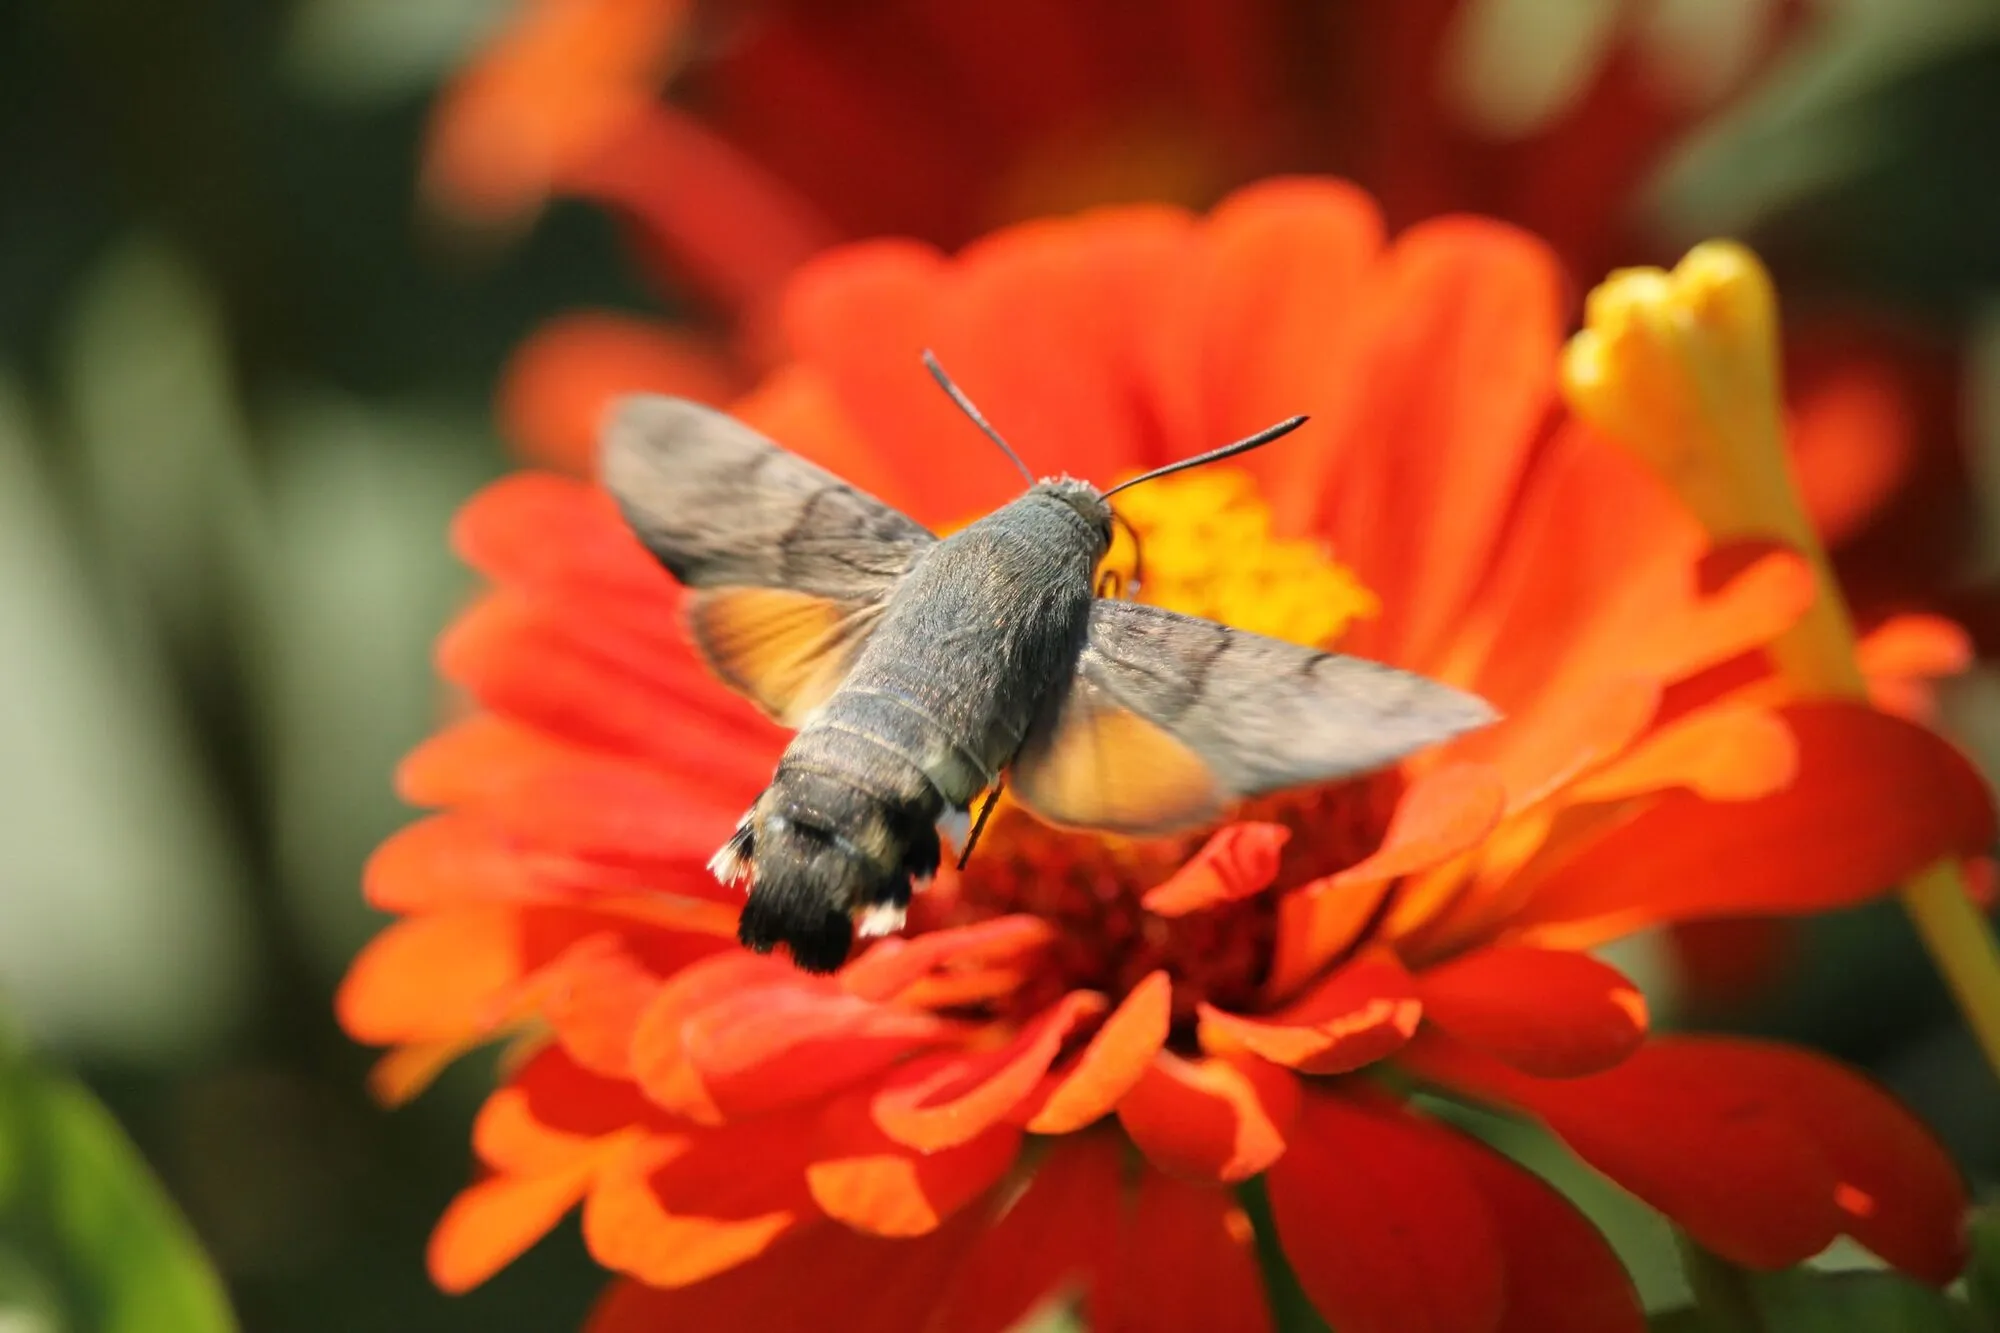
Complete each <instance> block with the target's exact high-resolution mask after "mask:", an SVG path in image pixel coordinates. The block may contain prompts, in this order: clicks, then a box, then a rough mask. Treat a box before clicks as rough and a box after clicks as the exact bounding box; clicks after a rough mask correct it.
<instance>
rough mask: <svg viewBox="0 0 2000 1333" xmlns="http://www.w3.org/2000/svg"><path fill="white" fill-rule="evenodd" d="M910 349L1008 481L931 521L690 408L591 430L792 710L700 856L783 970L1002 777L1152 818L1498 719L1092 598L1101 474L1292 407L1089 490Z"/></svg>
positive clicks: (1099, 550) (696, 626) (781, 710)
mask: <svg viewBox="0 0 2000 1333" xmlns="http://www.w3.org/2000/svg"><path fill="white" fill-rule="evenodd" d="M925 362H926V364H927V365H928V366H929V367H930V368H931V371H932V373H933V374H934V375H935V376H936V377H937V378H938V381H939V383H940V384H942V385H943V386H944V387H945V389H946V391H947V392H949V393H950V394H951V395H952V397H953V399H954V401H956V402H957V403H958V404H959V406H960V407H961V408H962V409H964V410H965V412H966V413H967V415H968V416H970V417H971V418H972V420H973V421H974V422H975V423H976V424H977V425H978V426H979V427H980V428H981V429H982V430H984V431H985V432H986V433H987V434H988V435H989V436H990V437H991V438H992V439H993V440H994V441H995V442H996V443H998V444H999V445H1000V447H1001V448H1002V449H1003V450H1005V451H1006V452H1007V455H1008V457H1009V458H1012V459H1013V460H1014V463H1015V466H1017V467H1019V468H1020V469H1021V471H1022V474H1023V476H1024V477H1026V478H1027V480H1028V482H1029V485H1028V489H1027V491H1026V493H1025V494H1023V495H1022V496H1021V497H1020V498H1018V499H1016V500H1014V501H1013V502H1011V503H1009V504H1007V505H1006V506H1004V507H1002V508H1001V509H999V510H996V511H995V512H994V513H992V514H989V515H987V516H986V517H985V518H982V519H980V520H978V521H977V522H975V523H973V524H971V525H970V526H968V527H966V528H963V529H961V530H960V531H958V532H955V533H953V534H952V535H951V536H949V537H945V538H943V539H939V538H938V537H936V536H934V535H933V534H932V533H930V532H928V531H926V530H925V529H924V528H923V527H922V526H920V525H919V524H917V523H916V522H915V521H914V520H912V519H910V518H907V517H905V516H904V515H903V514H901V513H898V512H897V511H896V510H894V509H892V508H890V507H889V506H888V505H886V504H883V503H882V502H881V501H879V500H876V499H874V498H873V497H872V496H869V495H866V494H863V493H862V492H861V491H859V490H856V489H855V488H854V487H852V486H849V485H848V484H846V483H845V482H843V481H841V480H840V479H839V478H837V477H835V476H833V475H832V474H830V473H828V472H826V471H824V470H822V469H821V468H819V467H816V466H814V465H813V464H811V463H809V462H807V461H806V460H804V459H803V458H800V457H799V456H798V455H796V454H793V453H791V452H789V451H788V450H786V449H784V448H782V447H781V446H779V445H777V444H775V443H773V442H772V441H770V440H768V439H765V438H764V437H763V436H761V435H759V434H758V433H756V432H755V431H753V430H751V429H750V428H749V427H748V426H745V425H743V424H741V423H740V422H737V421H735V420H734V419H732V418H730V417H728V416H726V415H724V414H723V413H721V412H718V411H715V410H713V409H711V408H707V407H703V406H700V405H698V404H696V403H692V402H688V401H685V400H681V399H675V398H665V397H658V396H634V397H630V398H626V399H623V400H621V401H620V402H619V403H618V404H617V405H616V406H615V408H614V409H613V411H612V413H611V415H610V417H609V418H608V421H607V425H606V427H605V431H604V438H603V447H602V458H601V464H602V474H603V479H604V482H605V485H606V486H607V487H608V488H609V489H610V492H611V494H612V496H613V497H614V498H615V499H616V501H617V503H618V505H619V507H620V509H621V510H622V512H623V513H624V516H625V518H626V521H627V522H628V523H629V524H630V525H631V527H632V530H633V531H634V533H636V535H637V536H638V538H639V540H640V541H641V542H642V543H644V545H645V546H646V547H647V548H648V549H649V550H650V551H651V552H652V553H653V555H654V556H655V557H657V558H658V559H659V561H660V563H661V564H663V565H665V566H666V568H667V569H668V570H669V571H670V572H671V573H672V574H673V576H674V577H675V578H676V579H678V580H679V581H680V582H681V583H683V584H685V585H686V586H687V587H688V588H689V589H690V590H691V592H692V596H690V597H689V598H688V600H687V604H686V605H687V620H688V626H689V628H690V630H691V632H692V636H693V639H694V642H695V644H696V646H697V647H698V648H699V650H700V652H701V654H702V655H703V657H704V658H705V659H706V660H707V662H708V663H709V665H710V666H711V667H712V668H713V669H714V671H715V672H716V674H717V675H719V676H720V677H721V678H722V680H723V681H725V682H726V683H728V684H729V685H730V686H731V687H733V688H734V689H736V690H738V691H739V692H741V693H742V694H744V695H745V696H747V697H748V698H749V699H750V700H751V701H752V702H753V703H755V704H756V705H757V706H758V707H759V708H760V709H761V710H762V711H763V712H765V713H766V714H767V715H769V716H770V717H772V718H773V719H775V720H776V721H778V722H779V723H781V724H783V725H784V726H787V727H790V728H793V729H794V730H795V731H796V732H797V734H796V735H795V736H794V737H793V738H792V741H791V743H790V744H789V745H788V746H787V747H786V749H785V751H784V754H783V757H782V758H780V759H779V761H778V766H777V771H776V772H775V773H774V774H773V776H772V778H771V783H770V785H769V786H768V787H767V788H765V790H764V792H763V794H762V795H760V796H759V797H758V798H757V801H756V803H755V804H754V805H753V806H752V807H751V808H750V810H749V811H748V812H747V813H746V814H745V815H744V816H743V819H742V822H741V823H740V824H739V825H738V826H737V828H736V831H735V833H734V835H733V836H732V837H731V838H730V839H729V841H728V842H727V843H726V844H725V845H724V846H723V848H722V849H721V850H720V851H719V852H717V854H716V856H715V859H714V860H713V861H712V862H711V863H710V864H711V867H712V868H713V869H714V871H715V873H716V874H717V876H718V877H719V878H721V879H722V880H723V881H724V882H725V883H736V882H741V881H743V880H746V879H747V880H748V881H749V898H748V901H747V902H746V903H745V905H744V909H743V913H742V918H741V923H740V925H739V927H738V933H739V936H740V938H741V939H742V942H743V943H744V944H745V945H746V946H748V947H749V948H751V949H754V950H757V951H759V952H768V951H769V950H771V949H772V948H774V947H775V946H776V945H778V944H780V943H783V944H785V945H786V946H787V947H788V948H789V949H790V951H791V954H792V957H793V959H794V960H795V961H796V962H797V964H798V965H799V966H800V967H802V968H805V969H806V970H808V971H813V972H829V971H832V970H834V969H836V968H838V967H839V966H840V965H841V964H842V963H843V962H844V961H845V960H846V958H847V955H848V951H849V949H850V948H851V947H852V945H853V940H854V935H855V932H856V928H857V926H858V928H859V931H860V933H861V934H862V935H864V936H867V935H877V934H886V933H888V932H890V931H893V930H895V929H898V928H900V927H901V925H902V924H903V919H904V909H905V908H906V907H907V906H908V904H909V901H910V895H911V891H912V889H913V887H914V886H915V885H919V884H921V883H923V882H925V881H927V880H928V879H929V878H930V877H931V875H932V874H933V873H934V872H935V871H936V870H937V868H938V865H939V862H940V860H941V859H942V856H943V849H942V844H941V842H940V839H939V825H940V823H941V822H944V821H958V822H959V823H960V824H961V826H962V825H963V821H965V820H967V819H968V817H969V815H970V810H971V804H972V802H973V800H974V798H975V797H977V796H979V795H980V793H982V792H985V793H988V794H989V800H990V797H991V796H992V795H996V794H997V792H998V790H999V787H1000V784H1001V783H1002V781H1003V779H1004V781H1005V782H1006V783H1007V784H1008V786H1009V789H1010V790H1011V791H1012V792H1013V795H1014V797H1015V799H1016V800H1017V801H1018V802H1019V804H1020V805H1022V806H1023V807H1025V808H1026V809H1027V810H1028V811H1030V812H1031V813H1032V814H1034V815H1036V816H1038V817H1039V818H1041V819H1043V820H1045V821H1047V822H1049V823H1051V824H1055V825H1058V826H1064V827H1073V828H1085V829H1096V830H1103V831H1108V832H1113V833H1120V834H1126V835H1133V836H1147V835H1155V834H1164V833H1168V832H1173V831H1178V830H1183V829H1188V828H1194V827H1199V826H1200V825H1202V824H1205V823H1209V822H1212V821H1214V820H1215V819H1217V818H1218V817H1219V816H1220V815H1222V813H1223V812H1224V811H1225V809H1226V808H1227V807H1228V805H1229V804H1230V803H1231V802H1232V801H1235V800H1237V799H1239V798H1242V797H1249V796H1256V795H1260V794H1262V793H1266V792H1272V791H1277V790H1280V789H1283V788H1287V787H1294V786H1300V785H1305V784H1309V783H1319V782H1326V781H1330V780H1333V779H1337V778H1343V777H1350V776H1354V775H1358V774H1362V773H1366V772H1368V771H1371V770H1373V769H1377V768H1381V767H1384V766H1386V765H1388V764H1390V763H1393V762H1394V761H1396V760H1397V759H1400V758H1402V757H1403V756H1404V755H1407V754H1409V753H1411V752H1413V751H1415V750H1418V749H1420V748H1422V747H1424V746H1427V745H1431V744H1434V743H1436V742H1438V741H1442V740H1444V739H1446V738H1448V737H1450V736H1453V735H1456V734H1458V733H1460V732H1463V731H1467V730H1469V729H1472V728H1475V727H1478V726H1482V725H1484V724H1486V723H1488V722H1490V721H1492V720H1493V718H1494V717H1495V714H1494V712H1493V710H1492V709H1491V708H1490V707H1488V705H1487V704H1486V703H1485V702H1484V701H1482V700H1480V699H1478V698H1475V697H1473V696H1471V695H1468V694H1464V693H1461V692H1460V691H1458V690H1454V689H1451V688H1449V687H1447V686H1445V685H1441V684H1439V683H1437V682H1435V681H1432V680H1429V679H1426V678H1425V677H1423V676H1419V675H1414V674H1412V673H1410V672H1406V671H1401V670H1397V669H1395V668H1392V667H1388V666H1385V665H1382V664H1380V663H1377V662H1372V661H1368V660H1365V659H1362V658H1357V657H1351V656H1342V655H1338V654H1334V653H1327V652H1321V651H1318V650H1316V649H1313V648H1306V647H1301V646H1299V645H1297V644H1292V643H1287V642H1284V641H1282V640H1278V639H1273V638H1267V637H1265V636H1263V635H1259V634H1251V633H1247V632H1245V631H1243V630H1238V629H1232V628H1230V627H1229V626H1227V625H1222V624H1218V623H1216V622H1214V621H1210V620H1203V619H1199V618H1197V617H1193V616H1185V615H1179V614H1177V613H1175V612H1172V611H1167V610H1163V609H1162V608H1160V607H1156V606H1149V605H1145V604H1143V603H1140V602H1135V601H1125V600H1118V599H1111V598H1104V597H1099V596H1098V595H1097V591H1096V582H1095V580H1096V575H1097V571H1098V566H1099V563H1100V562H1101V561H1102V560H1103V559H1104V557H1105V555H1106V553H1107V552H1108V551H1109V549H1110V547H1111V541H1112V525H1113V523H1114V521H1116V520H1115V516H1114V515H1113V513H1112V509H1111V505H1110V503H1109V497H1110V495H1111V494H1112V493H1114V492H1116V491H1118V490H1122V489H1124V488H1125V487H1126V486H1133V485H1137V484H1139V483H1140V482H1143V481H1149V480H1151V479H1152V478H1154V477H1157V476H1162V475H1165V474H1166V473H1169V472H1174V471H1179V470H1181V469H1183V468H1187V467H1192V466H1195V465H1197V464H1201V463H1206V462H1212V461H1215V460H1216V459H1219V458H1224V457H1228V456H1230V455H1232V454H1236V453H1241V452H1243V451H1245V450H1247V449H1250V448H1255V447H1257V446H1259V445H1262V444H1264V443H1268V442H1269V441H1270V440H1272V439H1276V438H1277V437H1278V436H1280V435H1282V434H1284V433H1286V432H1287V431H1289V430H1291V429H1292V428H1294V427H1296V426H1297V425H1298V424H1300V423H1301V422H1302V421H1303V420H1304V418H1303V417H1299V418H1294V419H1292V420H1290V421H1287V422H1282V423H1280V424H1279V425H1277V426H1274V427H1272V428H1270V429H1269V430H1266V431H1263V432H1260V433H1259V434H1257V435H1254V436H1251V437H1250V438H1249V439H1247V440H1243V441H1239V442H1237V443H1236V444H1233V445H1230V446H1227V447H1225V448H1223V449H1218V450H1214V451H1211V452H1210V453H1206V454H1202V455H1199V456H1197V457H1195V458H1190V459H1184V460H1182V461H1180V462H1178V463H1173V464H1169V465H1167V466H1165V467H1162V468H1158V469H1155V470H1154V471H1152V472H1149V473H1147V474H1146V475H1144V476H1142V477H1136V478H1133V479H1131V480H1129V481H1126V482H1124V483H1122V484H1121V485H1120V486H1114V487H1112V488H1111V490H1110V491H1100V490H1098V489H1097V488H1096V487H1095V486H1093V485H1091V484H1090V483H1089V482H1086V481H1077V480H1073V479H1071V478H1068V477H1055V478H1044V479H1042V480H1040V481H1036V480H1035V479H1034V477H1033V474H1032V473H1030V472H1028V470H1027V468H1026V467H1025V465H1023V464H1022V463H1021V462H1020V460H1019V458H1018V457H1016V456H1015V455H1014V453H1013V451H1012V450H1011V449H1008V448H1007V445H1006V442H1005V441H1004V440H1003V439H1001V438H1000V436H999V434H998V433H997V432H996V431H994V430H993V428H992V427H991V426H989V425H987V423H986V421H985V419H984V418H983V417H981V416H980V415H979V414H978V411H977V410H976V409H975V408H974V407H973V406H972V404H971V403H970V401H969V400H967V399H966V398H965V396H964V395H963V394H962V393H960V392H959V391H958V389H957V387H956V386H955V385H953V384H952V383H951V382H950V380H949V379H947V378H946V377H945V375H944V373H943V371H942V370H941V369H939V368H938V366H937V363H936V361H935V359H933V358H931V357H930V356H929V355H928V354H926V356H925ZM989 808H990V805H989ZM982 813H984V812H982ZM976 833H977V830H976V829H974V830H973V834H974V836H975V837H976ZM965 846H966V850H967V851H968V852H969V851H970V847H971V843H970V841H967V842H966V844H965Z"/></svg>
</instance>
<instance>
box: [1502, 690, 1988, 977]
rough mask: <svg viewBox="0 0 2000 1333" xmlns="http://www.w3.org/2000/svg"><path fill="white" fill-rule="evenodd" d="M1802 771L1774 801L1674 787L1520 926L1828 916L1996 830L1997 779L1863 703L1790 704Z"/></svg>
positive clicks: (1559, 929) (1564, 873)
mask: <svg viewBox="0 0 2000 1333" xmlns="http://www.w3.org/2000/svg"><path fill="white" fill-rule="evenodd" d="M1783 715H1784V717H1785V720H1786V722H1787V723H1788V724H1789V725H1790V727H1791V729H1792V732H1793V735H1794V736H1795V738H1796V739H1797V741H1798V746H1799V777H1798V780H1797V781H1796V782H1795V783H1793V784H1792V786H1790V787H1789V788H1787V789H1786V790H1784V791H1782V792H1778V793H1776V794H1774V795H1771V796H1767V797H1765V798H1763V799H1762V800H1757V801H1747V802H1740V803H1732V804H1728V805H1718V804H1711V803H1708V802H1703V801H1700V800H1697V799H1696V798H1695V797H1693V796H1689V795H1686V794H1675V795H1669V796H1667V797H1665V798H1663V799H1662V800H1661V801H1660V802H1659V803H1658V804H1657V805H1655V806H1653V807H1652V808H1651V809H1649V810H1647V811H1646V812H1644V813H1643V814H1641V815H1639V816H1638V817H1637V818H1636V819H1633V820H1631V821H1629V822H1627V823H1625V824H1623V825H1622V826H1620V827H1619V828H1618V829H1617V830H1616V831H1615V832H1613V833H1611V834H1608V835H1607V836H1605V837H1603V838H1601V839H1600V840H1599V841H1597V842H1596V843H1595V844H1593V845H1591V846H1589V847H1587V848H1585V849H1583V850H1582V851H1581V852H1579V853H1578V854H1577V855H1576V856H1574V857H1573V858H1571V859H1570V860H1568V861H1567V862H1565V863H1564V864H1562V865H1561V866H1560V867H1559V868H1557V869H1555V870H1554V871H1553V872H1552V873H1551V874H1550V875H1549V877H1548V878H1547V880H1546V881H1544V882H1542V883H1541V884H1540V885H1538V886H1537V887H1536V889H1535V891H1534V894H1533V897H1532V898H1531V899H1530V900H1529V901H1528V902H1527V903H1526V904H1525V906H1524V907H1523V908H1522V909H1521V912H1520V913H1519V915H1518V917H1517V918H1516V922H1515V924H1516V926H1517V928H1519V929H1520V930H1521V932H1522V934H1523V936H1524V937H1525V938H1526V939H1527V940H1530V941H1532V942H1535V943H1540V944H1548V945H1552V946H1557V947H1584V946H1587V945H1589V944H1592V943H1596V942H1598V941H1601V940H1604V939H1608V938H1612V937H1614V936H1617V935H1621V934H1624V933H1627V932H1629V931H1632V930H1635V929H1638V928H1640V927H1642V926H1646V925H1650V924H1653V923H1656V922H1660V921H1673V920H1678V919H1681V918H1685V917H1696V916H1705V915H1706V916H1722V915H1755V914H1760V913H1770V914H1774V915H1783V914H1790V913H1800V912H1811V911H1823V910H1826V909H1828V908H1833V907H1843V906H1849V905H1852V904H1854V903H1857V902H1861V901H1864V900H1866V899H1868V898H1871V897H1873V896H1875V895H1877V894H1879V893H1882V892H1884V891H1886V890H1887V889H1888V888H1889V887H1890V886H1892V885H1893V884H1895V883H1896V881H1897V880H1899V879H1901V878H1903V877H1904V876H1906V875H1909V874H1910V873H1912V872H1914V871H1916V870H1918V869H1920V868H1922V867H1923V866H1925V865H1927V864H1929V863H1930V862H1932V861H1935V860H1937V859H1939V858H1941V857H1944V856H1950V855H1969V854H1971V853H1973V852H1976V851H1978V850H1980V849H1981V848H1983V847H1984V846H1986V845H1987V844H1989V843H1990V842H1991V841H1992V839H1993V807H1992V803H1991V798H1990V797H1989V795H1988V793H1987V790H1986V786H1985V783H1984V782H1983V780H1981V778H1980V777H1979V775H1978V774H1977V773H1975V772H1974V771H1973V769H1972V768H1971V766H1970V765H1969V764H1967V763H1966V761H1965V759H1964V758H1963V757H1962V756H1961V755H1959V754H1958V752H1957V751H1955V750H1953V749H1952V748H1951V747H1950V746H1949V745H1947V744H1946V743H1945V742H1944V741H1942V740H1940V739H1939V738H1938V737H1937V736H1935V735H1933V734H1932V733H1930V732H1927V731H1924V730H1922V729H1921V728H1918V727H1916V726H1913V725H1912V724H1910V723H1907V722H1904V721H1901V720H1900V719H1896V718H1891V717H1885V716H1883V715H1881V714H1879V713H1876V712H1874V711H1873V710H1872V709H1869V708H1866V707H1864V706H1861V705H1857V704H1845V703H1812V704H1797V705H1793V706H1791V707H1789V708H1786V709H1785V710H1784V714H1783Z"/></svg>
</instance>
